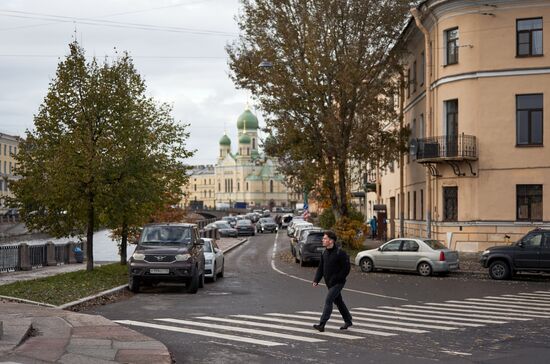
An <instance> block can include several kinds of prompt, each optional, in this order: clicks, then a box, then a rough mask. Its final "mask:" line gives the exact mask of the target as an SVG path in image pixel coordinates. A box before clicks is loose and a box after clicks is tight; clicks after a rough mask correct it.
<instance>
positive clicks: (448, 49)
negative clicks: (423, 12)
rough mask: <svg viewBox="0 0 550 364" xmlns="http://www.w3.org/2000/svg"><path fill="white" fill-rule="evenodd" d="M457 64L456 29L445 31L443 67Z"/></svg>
mask: <svg viewBox="0 0 550 364" xmlns="http://www.w3.org/2000/svg"><path fill="white" fill-rule="evenodd" d="M457 63H458V28H453V29H449V30H446V31H445V65H450V64H457Z"/></svg>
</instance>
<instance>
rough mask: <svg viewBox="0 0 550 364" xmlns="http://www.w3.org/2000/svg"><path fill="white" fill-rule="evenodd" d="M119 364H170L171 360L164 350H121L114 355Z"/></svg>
mask: <svg viewBox="0 0 550 364" xmlns="http://www.w3.org/2000/svg"><path fill="white" fill-rule="evenodd" d="M116 360H117V361H118V362H120V363H134V364H150V363H155V364H171V363H172V358H171V357H170V354H169V353H168V352H166V351H165V350H132V349H122V350H119V351H118V353H117V355H116Z"/></svg>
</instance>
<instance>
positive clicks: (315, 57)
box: [227, 0, 411, 221]
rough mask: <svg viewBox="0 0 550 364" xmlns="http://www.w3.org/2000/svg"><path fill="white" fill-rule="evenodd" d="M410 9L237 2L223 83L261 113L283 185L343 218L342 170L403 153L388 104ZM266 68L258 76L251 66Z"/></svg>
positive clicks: (383, 1)
mask: <svg viewBox="0 0 550 364" xmlns="http://www.w3.org/2000/svg"><path fill="white" fill-rule="evenodd" d="M410 6H411V1H406V0H392V1H387V0H254V1H252V0H242V11H241V14H240V16H239V18H238V24H239V27H240V30H241V34H240V37H239V39H238V40H237V41H235V42H234V43H233V44H231V45H229V46H228V47H227V52H228V54H229V57H230V63H229V66H230V69H231V78H232V79H233V81H234V83H235V84H236V85H237V86H238V87H240V88H244V89H248V90H250V91H251V93H252V95H253V97H254V98H255V101H256V102H257V104H258V106H259V107H260V108H261V110H262V111H263V114H264V117H265V120H266V124H267V126H266V128H265V131H266V132H267V133H268V135H269V137H268V138H266V142H265V149H266V151H267V153H268V154H270V155H271V156H273V157H276V158H277V159H278V160H279V162H280V165H281V167H280V171H281V172H283V173H284V174H285V175H286V176H287V181H288V183H289V185H291V186H294V187H296V186H300V189H302V188H304V189H305V190H307V189H309V188H316V189H317V190H318V191H323V192H325V193H326V195H325V196H322V199H326V200H328V201H329V202H330V208H331V209H332V211H333V213H334V216H335V218H336V221H338V220H340V219H342V218H346V217H349V214H350V211H349V206H350V201H349V189H350V182H351V181H350V179H351V178H352V176H351V175H350V164H351V163H354V162H357V161H360V162H361V163H362V164H363V165H366V164H367V163H368V164H370V165H378V166H381V167H383V166H384V165H386V164H387V163H389V162H391V161H393V160H395V159H397V156H398V155H399V153H400V152H402V151H403V150H404V148H405V140H406V133H403V132H402V131H400V130H399V128H397V127H396V126H397V123H398V115H397V114H396V112H395V110H394V104H393V102H392V100H393V95H395V94H396V93H397V90H398V84H397V82H396V78H395V77H393V75H396V74H398V73H399V70H400V69H401V68H402V65H401V64H400V58H401V56H402V55H403V53H402V50H401V49H400V45H399V44H398V43H397V42H396V40H397V39H398V36H399V34H400V32H401V30H402V29H403V26H404V25H405V22H406V19H407V13H408V10H409V9H410ZM260 64H262V65H271V66H272V67H269V68H266V67H259V65H260Z"/></svg>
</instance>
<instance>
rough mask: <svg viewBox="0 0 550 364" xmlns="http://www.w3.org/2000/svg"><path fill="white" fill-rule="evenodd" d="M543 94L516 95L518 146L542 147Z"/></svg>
mask: <svg viewBox="0 0 550 364" xmlns="http://www.w3.org/2000/svg"><path fill="white" fill-rule="evenodd" d="M542 103H543V98H542V94H533V95H516V143H517V145H542V135H543V134H542V132H543V130H542V129H543V128H542Z"/></svg>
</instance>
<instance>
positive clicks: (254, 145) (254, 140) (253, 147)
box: [252, 138, 256, 149]
mask: <svg viewBox="0 0 550 364" xmlns="http://www.w3.org/2000/svg"><path fill="white" fill-rule="evenodd" d="M252 149H256V138H252Z"/></svg>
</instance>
